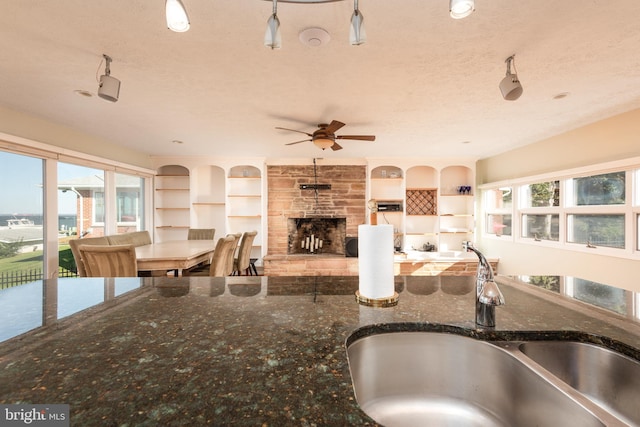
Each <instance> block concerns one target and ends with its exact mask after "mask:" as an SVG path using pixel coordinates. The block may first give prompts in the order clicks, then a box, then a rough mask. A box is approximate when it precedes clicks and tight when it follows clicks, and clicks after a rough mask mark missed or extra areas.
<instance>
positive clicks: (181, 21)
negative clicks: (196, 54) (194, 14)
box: [165, 0, 190, 33]
mask: <svg viewBox="0 0 640 427" xmlns="http://www.w3.org/2000/svg"><path fill="white" fill-rule="evenodd" d="M165 12H166V15H167V27H168V28H169V29H170V30H171V31H175V32H176V33H184V32H185V31H188V30H189V27H190V24H189V16H187V10H186V9H185V8H184V5H183V4H182V1H181V0H167V2H166V3H165Z"/></svg>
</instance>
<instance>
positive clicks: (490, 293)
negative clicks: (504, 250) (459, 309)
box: [462, 242, 505, 327]
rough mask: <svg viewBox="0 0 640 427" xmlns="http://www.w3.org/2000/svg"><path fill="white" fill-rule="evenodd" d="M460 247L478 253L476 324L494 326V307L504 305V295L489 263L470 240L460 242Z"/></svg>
mask: <svg viewBox="0 0 640 427" xmlns="http://www.w3.org/2000/svg"><path fill="white" fill-rule="evenodd" d="M462 249H464V250H465V251H467V252H474V253H475V254H476V255H478V259H479V262H478V270H477V272H476V324H478V325H480V326H488V327H494V326H496V307H497V306H499V305H504V303H505V301H504V296H502V292H500V289H499V288H498V285H497V284H496V282H495V281H494V280H493V269H492V268H491V264H489V262H488V261H487V259H486V258H485V257H484V255H482V253H481V252H480V251H479V250H477V249H476V248H474V247H473V245H472V244H471V242H462Z"/></svg>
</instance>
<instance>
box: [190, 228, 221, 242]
mask: <svg viewBox="0 0 640 427" xmlns="http://www.w3.org/2000/svg"><path fill="white" fill-rule="evenodd" d="M215 235H216V229H215V228H190V229H189V233H188V234H187V240H213V239H214V237H215Z"/></svg>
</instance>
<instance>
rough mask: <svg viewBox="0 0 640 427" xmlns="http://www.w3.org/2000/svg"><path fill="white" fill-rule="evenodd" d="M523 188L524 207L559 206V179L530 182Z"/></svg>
mask: <svg viewBox="0 0 640 427" xmlns="http://www.w3.org/2000/svg"><path fill="white" fill-rule="evenodd" d="M524 189H525V194H524V205H523V206H524V207H528V208H539V207H549V206H560V181H549V182H540V183H537V184H530V185H528V186H526V187H524Z"/></svg>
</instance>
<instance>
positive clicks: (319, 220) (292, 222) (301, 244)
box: [287, 217, 347, 255]
mask: <svg viewBox="0 0 640 427" xmlns="http://www.w3.org/2000/svg"><path fill="white" fill-rule="evenodd" d="M287 227H288V234H289V244H288V251H287V253H288V254H290V255H292V254H308V255H317V254H333V255H344V254H345V246H344V245H345V238H346V229H347V219H346V218H327V217H312V218H289V219H288V220H287Z"/></svg>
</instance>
